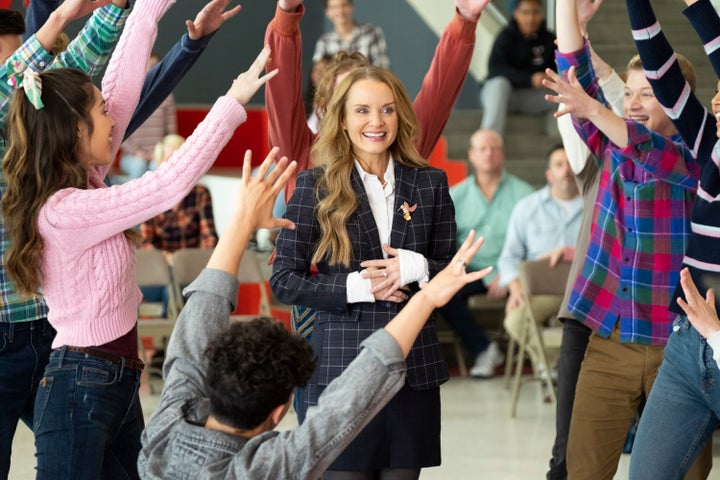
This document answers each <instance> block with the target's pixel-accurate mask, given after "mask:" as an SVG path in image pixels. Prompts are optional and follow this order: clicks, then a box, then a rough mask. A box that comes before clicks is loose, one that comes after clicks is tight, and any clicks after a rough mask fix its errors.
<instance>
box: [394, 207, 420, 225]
mask: <svg viewBox="0 0 720 480" xmlns="http://www.w3.org/2000/svg"><path fill="white" fill-rule="evenodd" d="M416 208H417V204H415V205H413V206H412V207H411V206H410V205H408V203H407V202H403V204H402V205H401V206H400V208H398V210H399V211H401V212H402V215H403V218H404V219H405V221H407V222H409V221H410V220H411V219H412V217H411V216H410V214H411V213H412V212H414V211H415V209H416Z"/></svg>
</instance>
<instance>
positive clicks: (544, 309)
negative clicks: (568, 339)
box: [503, 295, 563, 373]
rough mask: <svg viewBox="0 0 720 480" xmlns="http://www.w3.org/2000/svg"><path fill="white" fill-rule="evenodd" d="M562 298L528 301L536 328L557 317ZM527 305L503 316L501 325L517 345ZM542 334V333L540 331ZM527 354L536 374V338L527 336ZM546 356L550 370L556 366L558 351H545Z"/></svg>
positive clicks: (526, 313)
mask: <svg viewBox="0 0 720 480" xmlns="http://www.w3.org/2000/svg"><path fill="white" fill-rule="evenodd" d="M562 299H563V297H562V296H560V295H534V296H533V297H532V299H531V300H530V306H531V307H532V309H533V312H534V314H535V319H536V320H537V321H538V322H539V323H538V326H539V327H541V326H542V325H543V324H545V322H547V321H548V320H549V319H550V318H552V317H553V316H555V315H557V313H558V311H559V310H560V304H561V303H562ZM527 309H528V305H527V304H525V305H524V306H522V307H518V308H515V309H513V310H511V311H509V312H508V313H507V314H506V315H505V320H503V325H504V326H505V330H506V331H507V333H508V335H510V337H512V339H513V340H515V342H516V343H517V344H518V345H519V344H520V333H521V329H522V326H523V323H524V322H525V316H526V315H528V310H527ZM541 334H542V331H541ZM527 338H528V344H527V353H528V355H529V356H530V361H531V362H532V365H533V370H534V371H535V372H536V373H537V371H538V367H539V366H540V365H541V364H540V345H539V343H538V341H537V338H535V337H534V336H530V335H528V337H527ZM546 354H547V356H548V364H549V365H550V368H553V367H554V366H555V364H557V360H558V357H559V356H560V351H559V350H558V349H546Z"/></svg>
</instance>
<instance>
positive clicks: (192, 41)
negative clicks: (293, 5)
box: [123, 0, 240, 140]
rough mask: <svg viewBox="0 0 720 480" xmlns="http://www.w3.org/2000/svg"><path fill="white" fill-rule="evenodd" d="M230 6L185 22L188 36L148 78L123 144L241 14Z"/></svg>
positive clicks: (214, 5)
mask: <svg viewBox="0 0 720 480" xmlns="http://www.w3.org/2000/svg"><path fill="white" fill-rule="evenodd" d="M229 4H230V0H212V1H211V2H209V3H207V4H206V5H205V6H204V7H203V8H202V9H201V10H200V11H199V12H198V13H197V15H196V16H195V19H194V20H186V21H185V25H186V26H187V30H188V31H187V33H186V34H185V35H183V36H182V37H181V38H180V40H178V42H177V43H176V44H175V45H174V46H173V47H172V48H171V49H170V51H169V52H168V53H167V54H166V55H165V56H164V57H163V58H162V60H160V62H158V64H157V65H155V66H154V67H153V68H151V69H150V71H149V72H148V73H147V75H146V76H145V82H144V83H143V87H142V91H141V92H140V101H139V102H138V105H137V107H136V108H135V111H134V112H133V115H132V118H131V119H130V123H129V124H128V127H127V130H126V131H125V137H124V138H123V140H125V139H127V137H129V136H130V135H132V134H133V132H135V130H137V129H138V127H139V126H140V125H142V124H143V123H144V122H145V120H147V119H148V117H149V116H150V115H151V114H152V113H153V112H154V111H155V110H156V109H157V108H158V107H159V106H160V105H161V104H162V102H163V101H165V99H166V98H167V97H168V95H170V93H172V91H173V90H175V88H176V87H177V86H178V84H179V83H180V81H181V80H182V79H183V78H185V75H186V74H187V73H188V72H189V71H190V69H191V68H192V66H193V65H195V62H196V61H197V59H198V58H200V55H202V53H203V52H204V51H205V48H206V47H207V46H208V44H209V43H210V39H212V37H213V36H214V35H215V32H217V30H218V29H219V28H220V27H221V26H222V24H223V23H225V21H226V20H229V19H230V18H232V17H234V16H235V15H237V14H238V12H240V5H237V6H235V7H234V8H231V9H230V10H226V9H227V8H228V6H229Z"/></svg>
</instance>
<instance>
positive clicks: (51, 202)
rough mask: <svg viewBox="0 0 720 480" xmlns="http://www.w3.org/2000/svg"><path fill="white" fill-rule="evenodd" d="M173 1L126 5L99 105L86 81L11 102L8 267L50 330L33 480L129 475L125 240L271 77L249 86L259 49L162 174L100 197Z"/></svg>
mask: <svg viewBox="0 0 720 480" xmlns="http://www.w3.org/2000/svg"><path fill="white" fill-rule="evenodd" d="M171 3H172V0H145V1H141V2H138V3H137V6H136V7H135V8H136V10H135V11H134V12H133V13H132V14H131V15H130V18H129V19H128V23H127V25H126V28H125V31H124V33H123V35H122V37H121V39H120V42H119V44H118V47H117V50H116V52H115V55H114V56H113V58H112V61H111V63H110V65H109V67H108V71H107V73H106V75H105V78H104V79H103V89H102V93H101V92H100V90H98V89H97V88H96V87H95V86H93V84H92V82H91V80H90V78H89V77H88V76H86V75H85V74H84V73H81V72H79V71H76V70H70V69H56V70H50V71H46V72H43V73H41V74H39V75H38V74H34V73H32V74H30V73H26V74H25V76H24V79H23V81H24V83H25V84H26V85H27V86H28V87H29V89H28V90H29V93H26V92H25V91H23V90H18V91H16V92H15V94H14V96H13V99H12V104H11V107H10V115H9V121H8V131H9V138H10V145H9V149H8V152H7V156H6V157H5V159H4V161H3V169H4V173H5V176H6V179H7V190H6V192H5V194H4V198H3V200H2V211H3V216H4V220H5V228H6V229H7V232H8V236H9V239H10V242H11V247H10V249H9V251H8V254H7V256H6V258H5V262H6V268H7V270H8V272H9V273H10V275H11V278H12V279H13V280H14V282H15V285H16V287H17V291H18V292H24V293H30V292H37V291H41V292H42V293H43V295H44V296H45V300H46V302H47V305H48V307H49V310H50V313H49V315H48V320H49V322H50V323H51V325H52V326H53V327H54V328H55V329H56V330H57V336H56V337H55V342H54V343H53V348H54V350H53V352H52V354H51V357H50V363H49V364H48V366H47V368H46V370H45V376H44V378H43V379H42V380H41V382H40V388H39V390H38V396H37V399H36V404H35V424H34V431H35V445H36V448H37V462H38V463H37V471H38V475H37V478H38V479H42V478H52V479H60V478H73V479H97V478H137V477H138V475H137V467H136V461H137V455H138V452H139V450H140V433H141V431H142V428H143V418H142V412H141V410H140V403H139V399H138V394H137V391H138V386H139V379H140V373H141V370H142V368H143V363H142V361H140V360H139V358H138V353H137V330H136V319H137V306H138V303H139V302H140V299H141V295H140V291H139V289H138V287H137V285H136V284H135V252H134V244H133V240H134V234H133V233H132V232H130V230H129V229H130V228H131V227H133V226H134V225H137V224H139V223H142V222H143V221H145V220H147V219H149V218H152V217H153V216H155V215H157V214H159V213H161V212H163V211H165V210H168V209H169V208H171V207H172V206H173V205H175V204H177V203H178V202H179V201H180V200H181V199H182V198H183V197H184V196H185V195H187V193H188V192H189V191H190V190H191V189H192V187H193V186H194V185H195V183H196V182H197V181H198V179H199V178H200V177H201V176H202V175H203V174H204V173H205V172H206V171H207V169H208V168H209V167H210V166H211V165H212V163H213V161H214V160H215V158H216V157H217V155H218V153H219V152H220V150H221V149H222V148H223V147H224V145H225V144H226V143H227V141H228V140H229V139H230V137H231V136H232V134H233V132H234V130H235V128H236V127H237V126H238V125H239V124H240V123H242V122H243V121H245V119H246V114H245V110H244V108H243V106H242V105H243V104H245V103H246V102H248V101H249V100H250V98H251V97H252V96H253V95H254V94H255V92H256V91H257V90H258V89H259V88H260V86H262V85H263V84H264V83H265V82H267V80H269V79H270V78H272V77H273V76H274V75H275V73H277V71H273V72H271V73H269V74H267V75H264V76H262V77H259V78H258V76H259V75H260V74H261V72H262V70H263V68H264V67H265V64H266V62H267V61H268V58H269V50H268V49H265V50H263V51H262V52H261V53H260V55H259V56H258V58H257V59H256V60H255V62H254V63H253V65H252V66H251V67H250V69H249V70H248V71H247V72H245V73H243V74H241V75H240V76H239V77H238V78H237V79H236V80H235V81H234V82H233V85H232V87H231V88H230V90H229V91H228V92H227V94H226V95H225V96H223V97H220V98H219V99H218V100H217V102H216V103H215V105H214V106H213V108H212V110H211V111H210V112H209V113H208V115H207V117H206V118H205V120H204V121H203V122H202V123H201V124H200V125H199V126H198V127H197V129H196V130H195V132H194V133H193V135H191V136H190V137H189V138H188V140H187V142H186V143H185V144H184V145H183V147H182V148H181V149H180V150H178V151H177V152H176V153H175V154H174V155H173V156H172V157H171V158H170V159H169V160H168V161H167V162H165V163H164V164H163V165H162V166H161V167H160V168H158V169H157V170H156V171H154V172H148V173H147V174H146V175H144V176H142V177H141V178H139V179H136V180H133V181H131V182H127V183H125V184H123V185H120V186H114V187H110V188H108V187H106V186H105V185H104V183H103V178H104V176H105V174H106V172H107V170H108V167H109V166H110V164H111V162H112V160H113V158H114V157H115V154H116V152H117V150H118V147H119V144H120V141H121V140H122V138H123V134H124V131H125V128H126V127H127V124H128V122H129V119H130V115H131V113H132V111H133V110H134V107H135V105H136V103H137V101H138V97H139V94H140V88H141V85H142V81H143V78H144V71H143V67H144V65H145V64H146V59H147V57H148V55H149V53H150V48H151V46H152V44H153V42H154V39H155V36H156V34H157V21H158V20H159V18H160V17H161V16H162V14H163V13H164V12H165V10H167V8H168V7H169V5H170V4H171ZM215 7H217V8H221V9H222V8H223V7H222V6H221V5H220V4H217V5H215ZM206 8H213V7H206ZM33 86H41V92H42V93H41V96H40V92H38V91H37V89H34V88H33ZM33 92H35V93H36V95H35V98H33ZM37 99H39V100H41V103H39V102H37V101H36V100H37ZM275 154H276V151H275V150H274V151H273V152H271V154H270V155H272V156H273V157H274V156H275Z"/></svg>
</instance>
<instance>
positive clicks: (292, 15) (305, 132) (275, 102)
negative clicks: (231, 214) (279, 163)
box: [265, 0, 315, 200]
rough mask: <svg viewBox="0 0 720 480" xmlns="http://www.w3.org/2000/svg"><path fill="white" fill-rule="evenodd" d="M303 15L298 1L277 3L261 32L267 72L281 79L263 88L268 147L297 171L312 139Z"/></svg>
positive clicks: (289, 188)
mask: <svg viewBox="0 0 720 480" xmlns="http://www.w3.org/2000/svg"><path fill="white" fill-rule="evenodd" d="M304 12H305V7H304V6H303V5H302V0H280V1H279V2H278V5H277V7H276V9H275V17H274V18H273V19H272V21H270V23H269V24H268V26H267V30H266V31H265V45H267V46H268V47H270V49H271V50H272V52H273V56H272V58H271V59H270V64H269V65H268V68H269V69H272V68H279V69H280V70H281V71H282V75H280V76H279V77H278V78H277V81H275V82H272V83H271V84H269V85H268V86H267V87H266V88H265V106H266V108H267V112H268V130H269V131H268V135H269V138H270V144H271V145H274V146H276V147H278V148H279V149H280V155H283V156H286V157H288V158H290V159H292V160H295V161H297V164H298V166H297V171H298V172H300V171H301V170H305V169H306V168H309V166H310V147H311V146H312V143H313V141H314V139H315V135H314V134H313V133H312V131H311V130H310V128H308V125H307V120H306V116H305V106H304V105H303V101H302V77H303V74H302V38H301V36H300V28H299V25H300V19H301V18H302V16H303V14H304ZM296 177H297V175H295V176H293V177H292V178H291V179H290V181H289V182H288V183H287V185H286V187H285V199H286V200H289V199H290V198H291V197H292V193H293V191H294V190H295V182H296Z"/></svg>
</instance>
